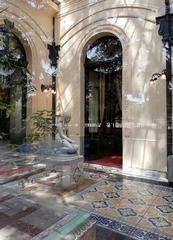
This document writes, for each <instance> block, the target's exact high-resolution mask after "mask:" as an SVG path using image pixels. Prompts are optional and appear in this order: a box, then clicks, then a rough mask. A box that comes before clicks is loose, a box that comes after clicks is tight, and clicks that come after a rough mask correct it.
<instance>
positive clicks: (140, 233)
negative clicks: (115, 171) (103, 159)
mask: <svg viewBox="0 0 173 240" xmlns="http://www.w3.org/2000/svg"><path fill="white" fill-rule="evenodd" d="M96 175H97V174H96ZM95 178H96V176H95ZM65 200H66V202H67V203H68V204H72V205H75V206H77V207H79V208H82V209H86V210H88V211H89V212H91V213H92V216H93V218H94V219H95V220H96V221H97V223H98V224H99V225H100V226H103V227H106V228H109V229H111V230H114V231H116V232H119V233H122V234H125V235H128V236H129V237H132V238H133V239H148V240H150V239H160V240H168V239H169V240H170V239H173V189H172V188H169V187H165V186H160V185H153V184H149V183H143V182H137V181H132V180H127V179H123V180H119V179H118V178H117V180H115V181H108V180H101V181H99V182H98V183H96V184H94V185H92V186H91V187H89V188H87V189H85V190H84V191H82V192H80V193H77V194H75V195H73V196H71V197H67V198H66V199H65Z"/></svg>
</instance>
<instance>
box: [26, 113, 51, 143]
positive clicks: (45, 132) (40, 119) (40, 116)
mask: <svg viewBox="0 0 173 240" xmlns="http://www.w3.org/2000/svg"><path fill="white" fill-rule="evenodd" d="M52 118H53V112H52V111H48V110H46V109H44V110H39V111H37V112H35V113H33V114H32V116H31V117H30V120H31V121H32V125H33V132H32V133H31V134H29V135H28V136H27V138H26V142H34V141H38V140H40V139H42V138H46V137H47V136H49V135H51V134H52V130H53V128H52Z"/></svg>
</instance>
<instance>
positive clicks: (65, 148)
mask: <svg viewBox="0 0 173 240" xmlns="http://www.w3.org/2000/svg"><path fill="white" fill-rule="evenodd" d="M70 120H71V115H70V114H69V113H68V112H63V113H62V115H61V120H60V122H59V123H57V124H56V137H55V140H56V143H57V145H58V147H60V151H61V152H62V153H65V154H74V153H77V150H78V145H77V144H76V143H75V141H73V140H72V139H70V138H69V137H67V135H66V133H65V132H66V125H67V124H68V123H69V122H70Z"/></svg>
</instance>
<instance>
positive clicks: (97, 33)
mask: <svg viewBox="0 0 173 240" xmlns="http://www.w3.org/2000/svg"><path fill="white" fill-rule="evenodd" d="M102 36H115V37H117V38H118V39H119V40H120V42H121V45H122V51H123V54H122V55H123V61H122V95H123V92H125V89H126V87H127V83H128V81H129V78H130V73H129V72H128V71H129V69H128V68H127V62H128V55H127V53H126V52H127V50H128V37H127V35H126V34H125V33H124V31H123V30H122V29H120V28H118V27H116V26H111V25H102V26H97V27H95V28H93V29H90V31H89V32H88V33H87V34H86V35H85V36H84V37H83V39H82V41H81V44H80V46H79V49H80V50H79V53H80V54H81V55H80V57H79V61H80V62H79V66H80V81H81V82H80V86H81V89H80V91H81V95H80V97H81V99H80V103H81V106H80V111H81V114H80V116H81V123H82V124H81V128H80V135H81V136H84V134H85V133H84V131H85V130H84V122H85V117H84V114H85V112H84V111H85V110H84V109H85V108H84V91H85V74H84V61H85V57H86V48H87V46H88V44H89V43H92V42H94V41H95V40H96V39H98V38H100V37H102ZM124 102H125V100H124V98H123V97H122V116H123V117H122V119H123V118H124V116H125V108H124V107H123V106H124V105H125V104H124ZM122 125H123V122H122ZM122 134H124V132H123V129H122ZM83 141H84V140H83ZM82 146H83V145H82ZM82 151H84V150H83V149H82Z"/></svg>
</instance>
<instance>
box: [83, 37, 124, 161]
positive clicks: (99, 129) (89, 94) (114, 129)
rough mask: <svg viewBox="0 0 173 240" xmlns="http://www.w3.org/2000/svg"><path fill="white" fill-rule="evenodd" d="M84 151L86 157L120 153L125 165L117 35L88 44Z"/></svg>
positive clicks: (95, 157) (97, 158) (115, 155)
mask: <svg viewBox="0 0 173 240" xmlns="http://www.w3.org/2000/svg"><path fill="white" fill-rule="evenodd" d="M84 151H85V159H86V160H87V161H93V160H96V161H98V160H99V159H102V160H103V159H105V161H109V160H110V159H113V158H115V157H119V160H118V161H119V165H122V162H121V161H122V46H121V42H120V41H119V39H118V38H117V37H115V36H104V37H101V38H99V39H97V40H96V41H95V42H93V43H92V44H90V45H89V46H88V48H87V54H86V59H85V149H84ZM106 159H109V160H106Z"/></svg>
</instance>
